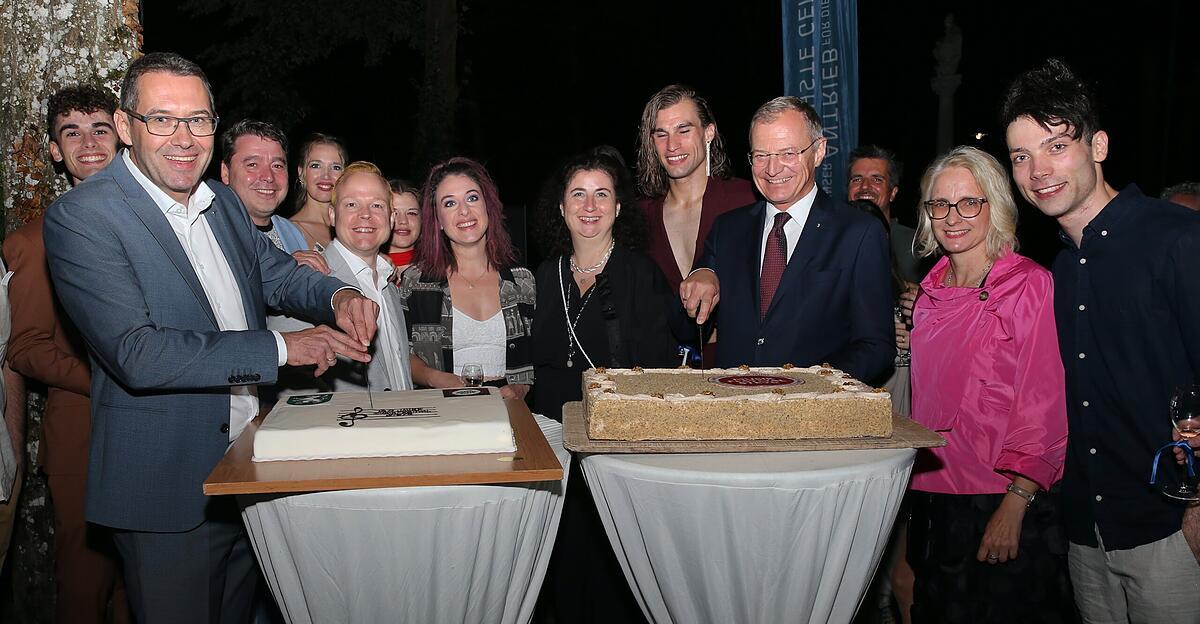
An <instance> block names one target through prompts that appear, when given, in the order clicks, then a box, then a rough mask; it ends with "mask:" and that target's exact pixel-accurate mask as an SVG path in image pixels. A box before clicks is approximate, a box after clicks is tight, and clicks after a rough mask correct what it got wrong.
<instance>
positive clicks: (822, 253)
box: [680, 97, 896, 382]
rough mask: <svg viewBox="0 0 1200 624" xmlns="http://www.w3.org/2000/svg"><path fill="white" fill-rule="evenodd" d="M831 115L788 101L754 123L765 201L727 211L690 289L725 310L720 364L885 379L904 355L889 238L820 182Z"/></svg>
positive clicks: (756, 165) (757, 176)
mask: <svg viewBox="0 0 1200 624" xmlns="http://www.w3.org/2000/svg"><path fill="white" fill-rule="evenodd" d="M821 131H822V128H821V118H820V116H819V115H817V112H816V111H815V110H813V108H812V106H809V105H808V104H807V103H806V102H804V101H803V100H801V99H799V98H795V97H779V98H775V99H774V100H771V101H770V102H767V103H766V104H763V105H762V106H761V107H759V109H758V111H757V112H755V114H754V117H753V118H752V119H751V121H750V150H751V151H750V156H749V157H750V164H751V167H752V171H753V174H754V184H755V186H757V187H758V190H759V192H760V193H762V195H763V197H764V198H766V201H761V202H758V203H756V204H752V205H750V206H746V207H744V208H740V209H738V210H734V211H731V212H728V213H726V214H724V215H722V216H721V217H719V218H718V219H717V222H716V224H715V225H714V227H713V229H712V232H711V233H710V234H709V236H708V239H707V241H706V243H705V253H704V256H703V257H702V258H701V259H700V261H699V262H698V263H697V266H698V267H701V268H698V269H696V270H695V271H693V272H692V274H691V275H690V276H688V278H687V279H686V280H684V282H683V284H682V285H681V287H680V296H681V297H682V298H683V300H684V305H685V306H686V307H687V308H688V309H689V311H690V312H692V313H693V314H695V315H696V316H697V320H698V321H700V322H703V321H704V320H706V318H707V316H708V314H709V311H710V310H712V307H713V306H716V305H717V302H718V301H720V302H721V305H719V306H717V307H716V309H715V314H716V322H717V330H718V332H719V334H720V337H721V338H720V340H719V341H718V345H719V346H718V347H717V361H716V363H717V366H721V367H730V366H737V365H740V364H750V365H752V366H778V365H781V364H785V363H792V364H795V365H797V366H810V365H813V364H820V363H824V362H828V363H830V364H832V365H834V366H835V367H837V368H840V369H842V370H844V371H846V372H848V373H850V374H851V375H853V376H854V377H856V378H858V379H862V380H865V381H868V382H870V381H878V380H881V379H882V378H884V377H885V376H886V374H887V372H888V370H889V368H890V367H891V364H892V359H893V357H894V355H895V352H896V345H895V342H894V335H893V334H894V330H893V323H892V301H891V299H892V286H891V282H890V279H891V278H890V269H889V256H888V242H887V234H886V233H885V232H884V229H883V226H882V225H880V223H879V222H878V221H877V220H876V219H875V218H873V217H871V216H870V215H868V214H866V213H863V212H861V211H858V210H855V209H853V208H851V207H849V206H848V205H846V204H844V203H842V202H838V201H835V200H833V199H832V198H830V197H829V196H828V195H826V194H825V193H824V192H823V191H821V190H820V189H818V188H817V187H816V184H815V173H816V169H817V167H818V166H820V164H821V161H822V160H824V158H825V138H824V137H823V136H822V135H821Z"/></svg>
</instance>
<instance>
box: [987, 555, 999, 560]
mask: <svg viewBox="0 0 1200 624" xmlns="http://www.w3.org/2000/svg"><path fill="white" fill-rule="evenodd" d="M987 560H988V561H999V560H1000V557H997V556H996V553H988V556H987Z"/></svg>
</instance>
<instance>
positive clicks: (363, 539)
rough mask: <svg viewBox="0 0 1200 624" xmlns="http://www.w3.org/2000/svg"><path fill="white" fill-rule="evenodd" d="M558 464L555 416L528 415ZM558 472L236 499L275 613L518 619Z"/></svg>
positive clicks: (545, 535)
mask: <svg viewBox="0 0 1200 624" xmlns="http://www.w3.org/2000/svg"><path fill="white" fill-rule="evenodd" d="M536 419H537V422H538V425H539V426H540V427H541V429H542V432H543V433H545V435H546V439H547V440H548V441H549V442H550V446H551V448H553V449H554V451H555V453H556V454H557V455H558V459H559V461H560V462H561V463H562V465H563V466H564V467H565V466H567V465H568V463H569V454H568V453H567V451H566V450H565V449H563V447H562V425H560V424H559V423H556V422H554V421H552V420H549V419H546V418H542V417H540V416H538V417H536ZM566 473H567V471H566V470H564V471H563V480H562V481H561V482H559V481H552V482H540V483H528V484H512V485H496V486H474V485H462V486H450V487H416V488H387V489H374V490H347V491H341V492H318V493H313V494H302V495H295V496H284V497H277V498H259V497H240V498H239V502H240V503H241V504H242V506H243V511H242V518H243V520H244V521H245V523H246V528H247V529H248V531H249V533H250V540H251V542H252V544H253V546H254V551H255V553H256V554H257V555H258V559H259V562H260V564H261V565H262V568H263V573H264V575H265V577H266V579H267V582H268V584H269V585H270V587H271V593H272V594H273V595H274V596H275V600H276V601H277V602H278V603H279V608H280V610H281V611H282V612H283V614H284V617H285V618H286V619H287V620H288V621H289V622H291V623H293V624H309V623H314V622H315V623H318V624H327V623H335V622H421V623H436V622H454V623H456V624H461V623H470V622H480V623H485V622H486V623H488V624H491V623H513V622H527V621H529V618H530V617H532V615H533V607H534V604H535V603H536V601H537V595H538V591H539V590H540V589H541V585H542V580H543V578H544V577H545V574H546V566H547V564H548V563H549V560H550V551H551V549H552V548H553V546H554V538H555V535H556V534H557V532H558V521H559V516H560V514H561V513H562V501H563V498H562V497H563V493H564V492H565V491H566V487H567V474H566Z"/></svg>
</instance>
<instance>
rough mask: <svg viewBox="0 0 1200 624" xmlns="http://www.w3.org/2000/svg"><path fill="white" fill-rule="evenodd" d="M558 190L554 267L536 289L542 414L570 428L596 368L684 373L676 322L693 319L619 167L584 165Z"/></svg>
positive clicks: (570, 170)
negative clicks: (666, 274)
mask: <svg viewBox="0 0 1200 624" xmlns="http://www.w3.org/2000/svg"><path fill="white" fill-rule="evenodd" d="M552 188H554V189H555V192H554V195H555V196H556V197H557V202H556V203H557V205H556V206H554V207H555V208H557V212H558V214H557V215H555V214H553V213H549V214H544V215H542V224H543V225H544V226H545V227H544V229H543V231H542V240H543V243H544V244H546V245H547V251H548V254H547V256H548V259H547V260H546V261H545V262H543V263H542V265H541V266H540V267H539V268H538V271H537V280H536V281H537V282H538V284H539V285H540V288H539V289H538V295H537V311H536V313H535V314H534V319H533V336H534V339H533V365H534V373H535V376H536V377H537V378H538V380H539V385H538V391H537V392H536V393H535V395H536V396H535V397H534V402H533V407H534V411H535V412H538V413H540V414H543V415H545V416H546V417H548V418H553V419H555V420H561V419H562V406H563V403H566V402H567V401H578V400H580V398H581V390H580V385H579V384H580V377H581V375H582V374H583V371H585V370H587V369H589V368H593V367H595V366H611V367H618V368H622V367H625V368H627V367H630V366H635V365H636V366H644V367H647V368H650V367H664V366H675V365H677V364H678V363H679V356H678V353H679V348H678V343H677V342H676V340H675V338H674V337H673V336H672V333H671V329H670V325H669V324H668V317H669V316H672V315H674V316H677V317H678V319H682V318H683V316H682V315H683V311H682V308H681V306H680V304H679V298H678V297H675V296H672V294H671V292H670V290H668V287H667V283H666V280H665V279H664V278H663V276H662V272H661V271H660V270H659V269H658V266H657V265H655V264H654V262H653V261H652V260H650V258H649V257H648V256H646V255H644V254H643V253H641V251H640V249H641V247H642V246H643V245H644V243H645V239H646V232H645V222H644V221H643V219H642V215H641V211H639V210H638V209H637V203H636V199H635V198H634V196H633V195H632V185H631V184H630V183H629V174H628V173H627V172H626V171H625V169H624V167H622V166H621V164H620V163H619V162H618V161H617V160H616V159H614V158H613V157H611V156H609V155H607V154H605V153H604V152H603V151H601V150H592V151H589V152H585V153H583V154H580V155H578V156H575V157H573V158H571V159H570V160H568V161H567V163H566V164H565V165H564V166H563V167H562V169H561V170H560V171H559V173H558V174H557V176H556V177H555V179H554V183H553V185H552ZM624 207H627V209H623V208H624ZM543 208H546V207H543ZM544 211H545V212H549V210H544ZM543 375H544V377H543Z"/></svg>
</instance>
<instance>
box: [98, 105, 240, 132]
mask: <svg viewBox="0 0 1200 624" xmlns="http://www.w3.org/2000/svg"><path fill="white" fill-rule="evenodd" d="M121 110H123V111H125V113H126V114H127V115H129V116H130V117H133V118H134V119H136V120H138V121H140V122H142V123H144V124H146V131H147V132H149V133H150V134H153V135H154V136H171V135H172V134H175V130H176V129H177V128H179V124H180V122H183V124H184V125H185V126H187V129H188V132H191V133H192V136H198V137H206V136H212V135H214V134H216V132H217V122H219V121H221V118H220V117H206V116H197V117H171V116H169V115H139V114H137V113H135V112H133V111H131V110H129V109H128V108H122V109H121Z"/></svg>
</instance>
